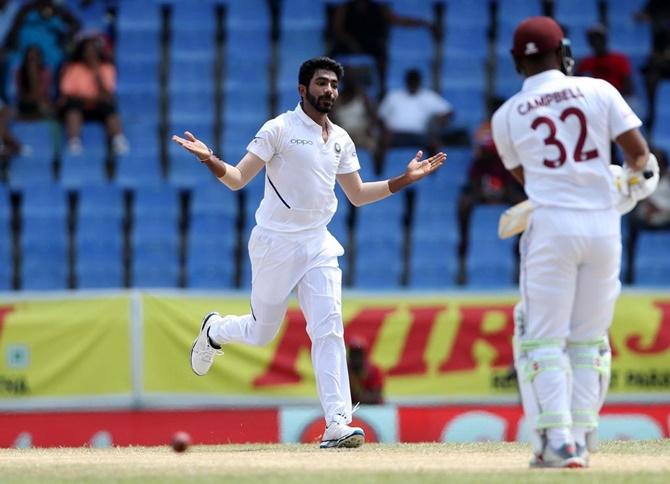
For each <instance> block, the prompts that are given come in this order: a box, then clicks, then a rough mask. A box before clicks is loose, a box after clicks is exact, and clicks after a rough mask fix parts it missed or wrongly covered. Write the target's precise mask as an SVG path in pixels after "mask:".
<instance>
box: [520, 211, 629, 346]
mask: <svg viewBox="0 0 670 484" xmlns="http://www.w3.org/2000/svg"><path fill="white" fill-rule="evenodd" d="M620 223H621V217H620V215H619V214H618V213H617V212H616V211H615V210H614V209H612V210H567V209H557V208H548V207H539V208H537V209H536V210H535V211H534V213H533V214H532V215H531V219H530V221H529V225H528V229H527V230H526V232H525V233H524V235H523V237H522V239H521V245H520V250H521V271H520V276H521V277H520V285H521V294H522V296H523V303H524V313H525V320H526V327H525V332H524V334H523V335H521V339H522V340H523V339H533V340H546V339H561V340H570V341H583V340H589V339H594V338H598V337H602V336H604V335H605V334H606V333H607V329H608V328H609V326H610V324H611V323H612V317H613V315H614V304H615V303H616V299H617V297H618V296H619V292H620V289H621V283H620V282H619V270H620V265H621V228H620Z"/></svg>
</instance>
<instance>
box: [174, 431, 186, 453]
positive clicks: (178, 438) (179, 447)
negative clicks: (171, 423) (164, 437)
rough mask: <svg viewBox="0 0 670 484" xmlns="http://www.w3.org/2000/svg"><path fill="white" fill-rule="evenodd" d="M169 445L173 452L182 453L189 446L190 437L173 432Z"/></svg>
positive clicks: (184, 433)
mask: <svg viewBox="0 0 670 484" xmlns="http://www.w3.org/2000/svg"><path fill="white" fill-rule="evenodd" d="M171 445H172V449H173V450H174V451H175V452H184V451H185V450H186V449H188V447H189V445H191V436H190V435H189V434H188V433H186V432H182V431H179V432H175V434H174V435H173V436H172V442H171Z"/></svg>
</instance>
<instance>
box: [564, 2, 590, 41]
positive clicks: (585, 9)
mask: <svg viewBox="0 0 670 484" xmlns="http://www.w3.org/2000/svg"><path fill="white" fill-rule="evenodd" d="M554 18H556V21H557V22H558V23H559V24H561V25H562V26H566V27H567V28H568V29H569V32H568V34H569V36H570V38H573V37H575V36H574V35H573V32H572V29H573V28H576V27H582V28H583V27H588V26H590V25H593V24H595V23H597V22H599V21H600V16H599V14H598V0H557V1H556V2H554Z"/></svg>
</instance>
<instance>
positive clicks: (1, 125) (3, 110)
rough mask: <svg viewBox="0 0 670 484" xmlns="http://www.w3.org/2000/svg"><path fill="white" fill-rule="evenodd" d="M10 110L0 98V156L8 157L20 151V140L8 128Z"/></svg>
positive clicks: (10, 116) (10, 117)
mask: <svg viewBox="0 0 670 484" xmlns="http://www.w3.org/2000/svg"><path fill="white" fill-rule="evenodd" d="M11 119H12V110H11V109H10V108H9V107H8V106H7V105H6V104H5V103H4V102H3V101H2V100H0V158H8V157H11V156H14V155H17V154H19V153H20V152H21V148H22V146H21V142H20V141H19V140H18V139H16V137H15V136H14V135H13V134H12V132H11V131H10V130H9V123H10V122H11Z"/></svg>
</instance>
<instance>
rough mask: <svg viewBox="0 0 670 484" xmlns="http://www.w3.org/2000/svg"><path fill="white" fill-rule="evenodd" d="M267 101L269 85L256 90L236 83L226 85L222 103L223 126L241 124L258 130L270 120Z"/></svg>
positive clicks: (268, 98)
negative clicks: (252, 126) (250, 125)
mask: <svg viewBox="0 0 670 484" xmlns="http://www.w3.org/2000/svg"><path fill="white" fill-rule="evenodd" d="M269 100H270V89H269V83H268V84H266V85H265V86H263V87H259V88H258V89H257V88H254V87H251V88H249V87H248V86H243V85H242V84H240V83H237V82H234V83H229V84H227V85H226V87H225V91H224V101H223V122H224V125H225V126H233V125H235V124H237V123H240V122H242V123H245V124H252V125H254V126H256V127H257V128H260V127H261V126H262V125H263V123H265V121H267V120H268V119H269V118H270V112H269Z"/></svg>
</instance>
